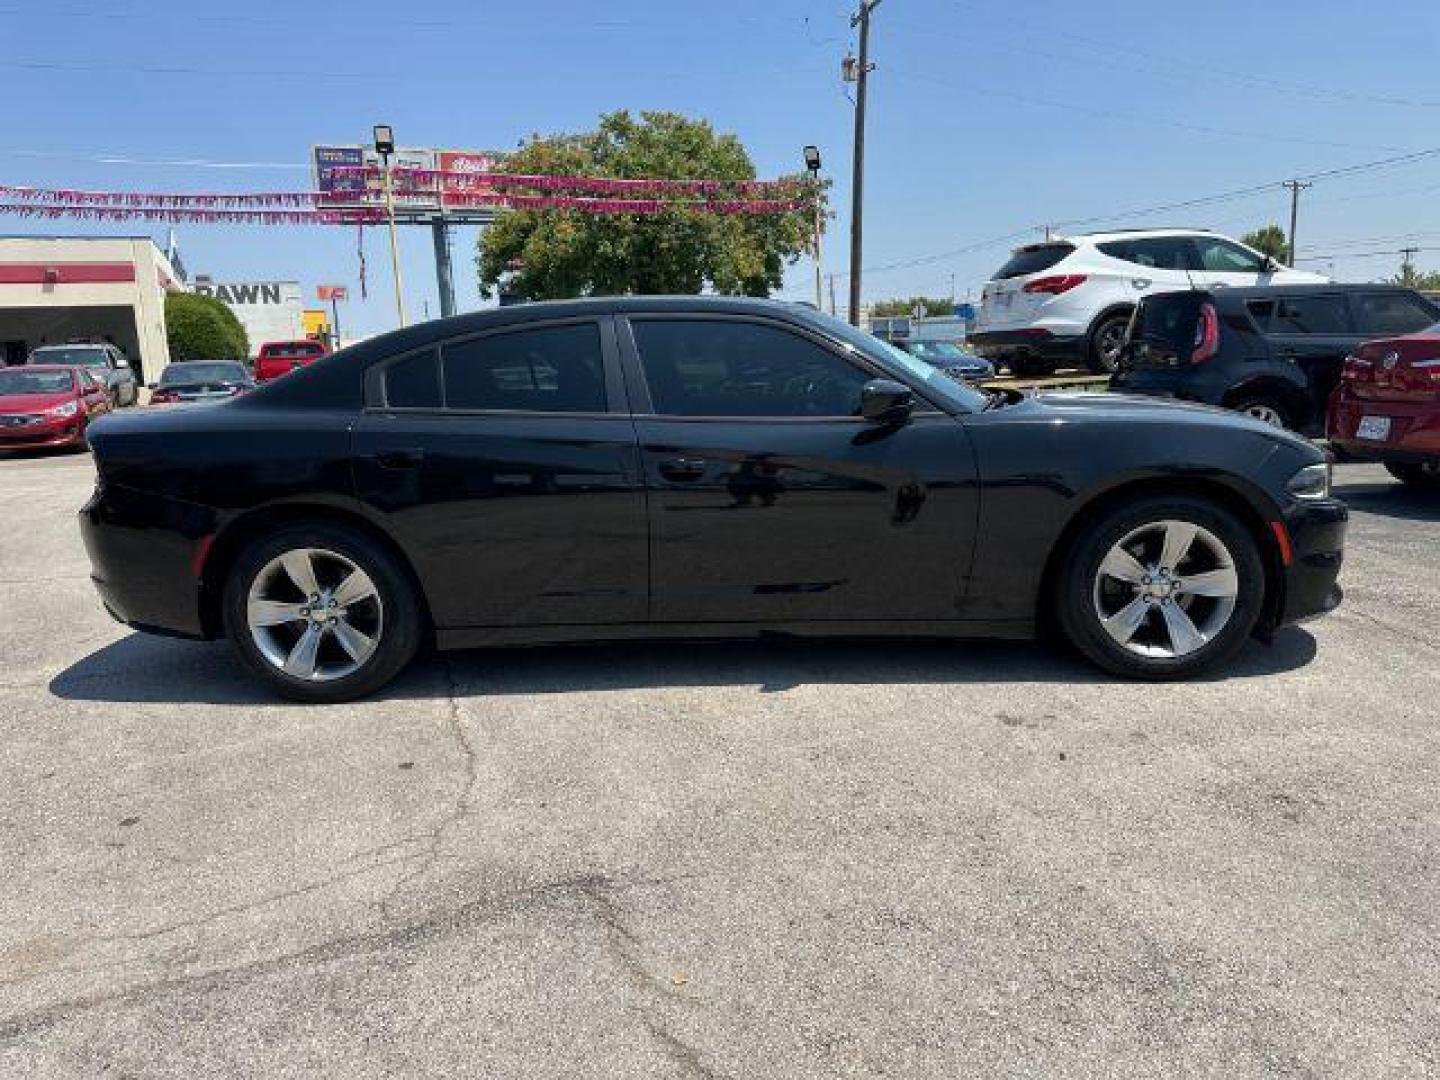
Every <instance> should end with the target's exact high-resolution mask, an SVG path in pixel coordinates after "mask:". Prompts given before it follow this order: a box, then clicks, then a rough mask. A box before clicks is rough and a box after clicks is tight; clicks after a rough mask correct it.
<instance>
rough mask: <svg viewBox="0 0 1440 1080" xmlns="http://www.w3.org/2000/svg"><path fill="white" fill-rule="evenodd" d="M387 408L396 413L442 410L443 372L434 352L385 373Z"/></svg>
mask: <svg viewBox="0 0 1440 1080" xmlns="http://www.w3.org/2000/svg"><path fill="white" fill-rule="evenodd" d="M385 404H386V405H389V406H390V407H391V408H392V409H438V408H440V405H441V400H440V368H439V366H438V365H437V364H436V362H435V353H434V352H432V351H429V350H427V351H425V352H422V353H417V354H416V355H414V356H411V357H408V358H407V359H404V360H400V361H397V362H396V363H393V364H391V365H390V366H389V367H388V368H386V369H385Z"/></svg>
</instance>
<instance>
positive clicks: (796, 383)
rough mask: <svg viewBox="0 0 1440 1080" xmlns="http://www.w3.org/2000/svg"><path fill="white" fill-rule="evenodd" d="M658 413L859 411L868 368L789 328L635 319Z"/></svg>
mask: <svg viewBox="0 0 1440 1080" xmlns="http://www.w3.org/2000/svg"><path fill="white" fill-rule="evenodd" d="M634 328H635V340H636V343H637V344H638V345H639V348H640V359H641V361H642V363H643V364H644V367H645V381H646V382H647V383H648V384H649V386H650V397H651V399H652V401H653V403H654V406H655V411H656V412H657V413H665V414H668V415H671V416H857V415H859V412H860V389H861V387H863V386H864V385H865V383H866V382H867V381H868V380H869V378H870V376H868V375H867V374H866V373H865V372H864V371H862V370H861V369H859V368H857V367H855V366H854V365H853V364H851V363H849V362H848V361H846V360H844V359H842V358H841V357H839V356H836V355H835V354H834V353H832V352H830V351H829V350H828V349H825V348H822V347H821V346H819V345H817V344H815V343H814V342H812V341H810V340H809V339H808V338H804V337H801V336H800V335H799V334H794V333H791V332H790V331H788V330H781V329H778V328H776V327H772V326H763V325H760V324H759V323H747V322H738V321H737V322H731V321H722V320H718V319H717V320H709V319H675V320H663V319H662V320H648V319H646V320H637V321H636V322H635V323H634Z"/></svg>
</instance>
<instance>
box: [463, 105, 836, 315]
mask: <svg viewBox="0 0 1440 1080" xmlns="http://www.w3.org/2000/svg"><path fill="white" fill-rule="evenodd" d="M502 168H503V171H506V172H511V173H527V174H535V175H555V176H595V177H612V178H630V179H635V178H644V177H650V178H657V179H665V180H726V181H737V182H738V181H744V180H753V179H755V166H754V165H753V164H752V163H751V161H750V156H749V154H747V153H746V152H745V148H744V146H742V145H741V144H740V141H739V140H738V139H737V138H736V137H735V136H733V135H722V134H717V133H716V132H715V130H714V129H713V128H712V127H711V126H710V125H709V124H708V123H706V122H705V121H702V120H689V119H686V118H685V117H683V116H679V115H677V114H675V113H669V112H644V113H641V114H640V117H639V119H638V120H637V119H635V118H634V117H632V116H631V115H630V114H629V113H628V112H616V113H610V114H608V115H606V116H602V117H601V118H600V124H599V127H598V129H597V130H595V131H593V132H587V133H585V134H581V135H558V136H551V137H543V138H542V137H541V136H538V135H537V136H534V137H532V139H531V140H530V142H528V143H527V144H526V145H524V146H523V147H522V148H521V149H520V150H518V151H517V152H516V153H514V154H512V155H510V156H509V157H508V158H507V159H506V160H505V163H504V165H503V166H502ZM786 179H792V180H794V181H795V182H796V184H797V186H802V187H803V186H808V181H807V180H806V179H805V178H804V177H802V176H799V175H796V176H792V177H787V178H786ZM820 197H821V198H822V199H823V197H824V196H823V192H822V194H821V196H820ZM812 206H813V204H811V205H810V206H807V207H806V208H805V209H804V210H800V211H796V212H789V213H783V214H765V215H744V214H714V213H702V212H699V211H695V210H688V209H686V208H685V207H684V206H683V205H682V204H681V203H679V202H677V203H676V205H675V207H674V208H673V209H667V210H665V211H664V212H663V213H659V214H589V213H584V212H581V211H574V210H508V211H502V212H501V213H500V214H499V215H498V216H497V217H496V220H495V223H494V224H493V225H491V226H490V227H489V228H487V229H486V230H485V231H484V232H483V233H482V234H481V236H480V241H479V244H478V245H477V251H476V259H475V264H476V269H477V271H478V273H479V278H480V291H481V294H482V295H484V296H489V295H491V293H492V291H493V290H494V289H495V288H496V287H497V286H498V287H503V288H504V289H505V290H507V291H510V292H514V293H516V294H518V295H520V296H523V297H525V298H527V299H531V300H546V299H559V298H564V297H571V296H590V295H612V296H613V295H620V294H625V293H689V294H694V293H699V292H701V291H703V290H704V289H705V288H706V287H707V286H708V287H710V288H711V289H713V290H714V291H715V292H718V293H724V294H728V295H737V294H739V295H747V296H765V295H767V294H768V293H769V292H770V290H772V289H775V288H778V287H779V286H780V284H781V280H782V276H783V272H784V265H785V263H787V262H791V263H793V262H795V261H796V260H798V259H799V258H800V257H801V256H802V255H804V254H806V253H807V252H808V251H809V250H810V244H811V238H812V235H813V232H812V230H813V228H814V223H813V217H812V213H813V209H812Z"/></svg>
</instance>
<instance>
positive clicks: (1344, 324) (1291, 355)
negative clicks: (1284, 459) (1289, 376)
mask: <svg viewBox="0 0 1440 1080" xmlns="http://www.w3.org/2000/svg"><path fill="white" fill-rule="evenodd" d="M1252 310H1253V308H1252ZM1265 337H1266V340H1267V341H1268V343H1269V345H1270V349H1271V352H1272V353H1273V354H1274V356H1275V357H1276V359H1279V360H1283V361H1287V362H1289V363H1292V364H1295V365H1296V366H1297V367H1299V368H1300V370H1301V371H1302V372H1303V373H1304V375H1305V381H1306V384H1307V385H1308V387H1309V392H1310V399H1311V401H1310V404H1311V407H1312V409H1314V410H1317V412H1316V415H1319V411H1320V410H1323V409H1324V407H1325V402H1326V401H1327V400H1328V399H1329V397H1330V392H1331V391H1332V390H1334V389H1335V387H1336V386H1337V385H1339V382H1340V370H1341V368H1342V367H1343V366H1344V362H1345V357H1346V355H1347V354H1348V353H1349V352H1350V350H1351V349H1353V348H1354V347H1355V346H1356V345H1357V344H1358V343H1359V337H1358V336H1357V335H1356V332H1355V328H1354V324H1353V323H1352V322H1351V319H1350V309H1349V307H1348V306H1347V305H1346V303H1345V296H1344V294H1343V293H1311V292H1305V293H1299V294H1291V295H1287V294H1285V293H1283V292H1282V293H1278V294H1277V295H1276V296H1275V297H1274V307H1273V309H1270V317H1269V322H1268V325H1267V326H1266V327H1265Z"/></svg>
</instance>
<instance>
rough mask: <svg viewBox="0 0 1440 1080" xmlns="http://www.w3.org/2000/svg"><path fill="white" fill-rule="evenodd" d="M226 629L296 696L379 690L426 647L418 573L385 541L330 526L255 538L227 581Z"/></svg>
mask: <svg viewBox="0 0 1440 1080" xmlns="http://www.w3.org/2000/svg"><path fill="white" fill-rule="evenodd" d="M224 609H225V628H226V632H227V633H228V634H229V636H230V640H231V642H232V643H233V644H234V646H235V648H236V650H237V652H238V653H239V654H240V658H241V659H242V660H243V661H244V662H245V663H246V665H247V666H248V667H250V669H251V670H252V671H254V672H255V673H256V674H258V675H259V676H260V677H261V678H262V679H264V680H265V681H266V682H267V683H269V684H270V686H272V687H273V688H274V689H275V690H276V691H278V692H279V693H281V694H283V695H284V696H286V697H289V698H293V699H295V700H297V701H310V702H335V701H348V700H350V699H352V698H356V697H360V696H362V695H364V694H368V693H370V692H371V691H373V690H376V689H378V688H379V687H381V686H383V685H384V684H385V683H387V682H389V681H390V680H391V679H393V678H394V677H395V676H396V675H397V674H398V673H399V672H400V670H401V669H402V668H403V667H404V666H405V665H406V664H407V663H409V662H410V659H411V658H412V657H413V656H414V655H415V651H416V650H417V649H418V648H419V645H420V640H421V635H422V616H421V612H420V606H419V603H418V600H417V598H416V595H415V588H414V586H413V584H412V583H411V580H410V578H409V575H407V574H406V573H405V570H404V568H403V567H402V566H400V564H399V562H398V560H397V559H396V558H395V557H394V556H393V555H392V554H391V553H390V552H389V551H388V550H387V549H386V548H385V547H384V546H383V545H382V544H380V543H377V542H376V541H375V540H373V539H372V538H370V537H369V536H367V535H365V534H364V533H363V532H360V531H358V530H355V529H350V528H347V527H344V526H341V525H332V524H329V523H317V524H313V525H294V526H286V527H284V528H282V529H280V530H278V531H277V532H274V533H272V534H270V535H268V536H265V537H262V538H261V539H259V540H257V541H255V542H254V543H252V544H251V545H250V546H249V547H247V548H246V549H245V550H244V551H243V552H241V554H240V557H239V558H238V559H237V560H236V563H235V566H234V568H233V569H232V570H231V573H230V577H229V580H228V581H227V583H226V588H225V597H224Z"/></svg>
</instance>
